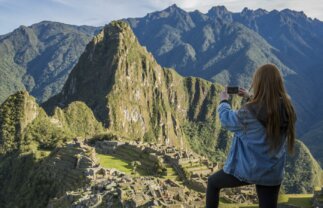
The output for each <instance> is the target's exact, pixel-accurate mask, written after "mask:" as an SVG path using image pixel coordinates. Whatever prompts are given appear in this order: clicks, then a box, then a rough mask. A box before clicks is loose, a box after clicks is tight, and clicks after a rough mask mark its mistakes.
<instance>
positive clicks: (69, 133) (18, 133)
mask: <svg viewBox="0 0 323 208" xmlns="http://www.w3.org/2000/svg"><path fill="white" fill-rule="evenodd" d="M222 89H223V87H222V86H220V85H217V84H212V83H211V82H208V81H205V80H202V79H199V78H192V77H188V78H183V77H181V76H180V75H178V74H177V73H176V72H175V71H174V70H172V69H166V68H162V67H161V66H159V65H158V64H157V62H156V61H155V60H154V58H153V56H152V55H151V54H150V53H148V52H147V51H146V49H145V48H144V47H142V46H140V44H139V42H138V40H137V39H136V37H135V36H134V34H133V32H132V30H131V28H130V27H129V26H128V25H127V24H126V23H124V22H112V23H111V24H109V25H107V26H106V27H105V28H104V29H103V30H102V31H101V32H100V33H99V34H98V35H97V36H95V37H94V38H93V40H92V41H91V42H90V43H89V44H88V46H87V47H86V49H85V52H84V53H83V54H82V56H81V58H80V60H79V62H78V64H76V66H75V67H74V69H73V70H72V72H71V74H70V76H69V78H68V80H67V82H66V84H65V85H64V87H63V89H62V92H61V93H59V94H58V95H56V96H54V97H53V98H51V99H50V100H48V101H47V102H45V103H44V104H43V107H44V108H45V109H46V110H47V111H48V112H50V115H51V116H48V115H47V114H46V113H45V111H44V110H43V108H42V107H39V106H38V104H37V103H36V101H35V98H33V97H31V96H30V95H29V94H28V93H27V92H18V93H16V94H14V95H12V96H10V97H9V98H8V99H7V100H6V101H5V102H4V103H3V104H2V105H1V106H0V186H1V187H3V188H2V189H1V190H0V206H1V207H45V206H46V205H47V204H48V203H49V202H50V201H52V200H54V199H55V200H54V201H52V202H53V203H54V202H55V201H57V200H58V201H59V199H61V197H63V196H65V195H66V192H67V191H74V190H78V189H79V188H86V186H87V184H89V183H90V181H89V180H88V179H87V177H86V175H85V173H86V170H88V169H87V168H90V167H93V168H95V167H97V166H96V162H95V161H96V159H95V157H94V156H93V154H92V152H93V150H92V149H91V148H85V147H82V145H78V146H77V145H76V146H75V145H72V146H71V144H72V143H73V142H72V141H73V138H75V137H80V138H88V139H89V138H92V137H98V136H100V135H107V136H109V135H111V134H113V135H117V136H118V137H123V138H125V139H128V140H142V141H149V142H154V143H159V144H169V145H175V146H177V147H179V148H181V147H182V148H188V149H193V150H194V151H195V152H197V153H199V154H202V155H205V156H207V157H208V158H210V159H211V160H212V161H215V162H222V161H223V159H224V157H225V154H226V152H227V149H228V148H229V145H230V137H231V136H232V135H231V134H230V133H228V132H227V131H225V130H223V129H222V128H221V127H220V123H219V120H218V117H217V113H216V106H217V105H218V103H219V96H218V94H219V91H220V90H222ZM232 104H233V106H234V107H236V108H237V107H239V106H240V100H239V99H237V98H234V99H233V100H232ZM103 126H105V127H103ZM80 158H83V159H84V160H83V159H81V160H80ZM76 161H80V163H79V165H76V164H78V162H76ZM82 161H83V162H82ZM82 164H83V165H82ZM78 166H79V168H76V167H78ZM286 170H287V175H286V178H285V181H284V190H285V192H288V193H303V192H311V191H312V190H313V187H314V186H317V185H319V184H320V183H321V178H320V176H321V168H320V167H319V165H318V164H317V162H316V161H315V160H314V159H313V157H312V156H311V154H310V152H309V151H308V149H307V148H306V147H305V146H304V145H303V144H302V143H301V142H297V145H296V153H295V157H294V158H289V160H288V163H287V169H286ZM304 179H306V180H304Z"/></svg>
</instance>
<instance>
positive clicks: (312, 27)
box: [125, 5, 323, 162]
mask: <svg viewBox="0 0 323 208" xmlns="http://www.w3.org/2000/svg"><path fill="white" fill-rule="evenodd" d="M125 21H127V22H128V23H129V24H130V25H131V27H132V29H133V30H134V32H135V34H136V36H137V37H138V39H139V41H140V43H141V44H142V45H144V46H146V47H147V49H148V50H149V51H150V52H152V54H153V55H154V57H155V58H156V60H157V61H158V62H159V63H160V64H161V65H162V66H167V67H174V68H175V69H176V71H178V72H179V73H180V74H181V75H184V76H196V77H202V78H204V79H207V80H209V81H216V82H218V83H221V84H228V83H229V84H231V85H240V86H248V87H249V84H250V80H251V75H252V73H253V71H254V70H255V69H256V68H257V67H259V65H261V64H264V63H275V64H276V65H277V66H278V67H279V68H280V69H281V70H282V72H283V75H284V79H285V81H286V82H285V83H286V87H287V89H288V92H289V94H290V95H291V97H292V99H293V103H294V105H295V107H296V110H297V115H298V121H297V133H298V136H299V137H300V138H304V141H305V140H306V141H307V142H306V144H307V145H308V146H309V147H310V149H311V150H312V147H314V146H315V149H316V150H315V151H314V149H313V154H314V156H315V158H317V159H321V158H322V152H323V151H322V145H319V146H316V145H315V143H316V142H315V141H312V139H311V138H305V137H308V136H307V135H309V134H311V135H313V136H314V137H315V138H322V137H323V135H322V134H321V132H322V131H320V130H318V129H316V130H312V129H313V126H318V125H319V123H320V122H322V119H323V117H322V115H323V114H322V112H321V111H322V109H323V106H322V105H321V103H323V102H322V99H321V97H320V96H318V95H320V94H322V90H321V85H322V79H321V77H322V66H323V64H322V61H321V59H322V58H321V56H320V54H322V52H323V42H322V38H321V37H322V34H323V22H322V21H319V20H317V19H311V18H309V17H307V16H306V15H305V14H304V13H303V12H296V11H292V10H289V9H285V10H282V11H277V10H273V11H266V10H262V9H257V10H250V9H247V8H245V9H244V10H243V11H241V12H230V11H228V10H227V9H226V8H225V7H223V6H215V7H212V8H211V9H210V10H209V11H208V12H207V13H201V12H199V11H191V12H187V11H184V10H183V9H181V8H179V7H178V6H176V5H172V6H170V7H168V8H167V9H165V10H162V11H156V12H152V13H149V14H147V15H146V16H144V17H140V18H128V19H125ZM313 109H315V110H313ZM307 132H311V133H307ZM321 162H322V160H321Z"/></svg>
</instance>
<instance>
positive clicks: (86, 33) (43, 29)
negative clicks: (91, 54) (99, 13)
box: [0, 21, 98, 103]
mask: <svg viewBox="0 0 323 208" xmlns="http://www.w3.org/2000/svg"><path fill="white" fill-rule="evenodd" d="M97 30H98V29H97V28H95V27H89V26H73V25H67V24H62V23H56V22H48V21H44V22H40V23H37V24H34V25H32V26H29V27H25V26H21V27H19V28H18V29H16V30H14V31H13V32H11V33H9V34H7V35H4V36H1V38H0V54H1V56H0V72H1V76H0V103H2V102H3V101H4V100H5V99H6V98H7V97H8V96H9V95H10V94H13V93H15V92H16V91H18V90H28V91H29V92H30V93H31V94H32V95H33V96H35V97H36V98H37V100H38V101H39V102H43V101H45V100H47V99H48V98H50V97H51V96H53V95H55V94H57V93H58V92H60V90H61V88H62V86H63V84H64V83H65V81H66V79H67V76H68V74H69V72H70V71H71V69H72V68H73V67H74V65H75V64H76V62H77V60H78V58H79V56H80V55H81V53H82V52H83V50H84V48H85V46H86V44H87V43H88V42H89V41H90V39H91V38H92V37H93V35H94V34H95V33H96V31H97Z"/></svg>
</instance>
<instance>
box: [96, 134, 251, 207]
mask: <svg viewBox="0 0 323 208" xmlns="http://www.w3.org/2000/svg"><path fill="white" fill-rule="evenodd" d="M95 149H96V151H97V152H98V153H100V154H103V155H111V156H113V157H115V158H118V159H120V160H122V161H127V162H128V163H129V164H130V163H132V162H134V161H139V162H140V164H141V165H140V166H139V167H138V173H139V175H144V174H145V171H146V173H148V174H150V175H152V176H158V177H161V178H168V179H172V180H173V181H176V182H177V183H179V184H183V185H184V186H186V187H187V188H189V189H192V190H194V191H196V192H199V193H202V194H204V193H205V190H206V185H207V177H208V176H209V175H210V174H211V173H213V172H215V171H217V170H218V169H219V168H220V167H221V164H218V163H213V162H210V161H209V160H207V159H206V158H205V157H203V156H200V155H198V154H195V153H193V152H189V151H187V150H178V149H177V148H175V147H173V146H166V145H158V144H151V143H143V142H135V141H129V142H125V141H107V140H104V141H97V142H95ZM129 167H130V165H129ZM144 170H145V171H144ZM129 172H131V171H129ZM143 173H144V174H143ZM222 195H223V199H224V200H225V201H226V202H230V203H249V204H253V203H256V202H257V197H256V194H255V190H254V187H252V186H245V187H240V188H234V189H226V190H224V191H223V193H222Z"/></svg>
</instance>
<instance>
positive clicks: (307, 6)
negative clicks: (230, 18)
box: [0, 0, 323, 34]
mask: <svg viewBox="0 0 323 208" xmlns="http://www.w3.org/2000/svg"><path fill="white" fill-rule="evenodd" d="M174 3H176V4H177V5H178V6H179V7H181V8H183V9H185V10H187V11H192V10H195V9H198V10H200V11H201V12H207V11H208V10H209V9H210V8H211V7H212V6H216V5H224V6H226V7H227V8H228V9H229V10H230V11H234V12H237V11H241V10H242V9H243V8H244V7H248V8H251V9H257V8H263V9H266V10H273V9H277V10H282V9H285V8H290V9H293V10H297V11H304V12H305V13H306V15H308V16H309V17H312V18H318V19H320V20H323V12H322V11H323V1H322V0H306V1H305V0H0V34H5V33H8V32H11V31H12V30H14V29H15V28H17V27H19V26H20V25H26V26H29V25H31V24H34V23H37V22H40V21H42V20H51V21H58V22H64V23H69V24H76V25H94V26H99V25H104V24H106V23H108V22H110V21H111V20H115V19H121V18H126V17H142V16H144V15H146V14H147V13H149V12H153V11H156V10H163V9H165V8H166V7H168V6H170V5H172V4H174Z"/></svg>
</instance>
